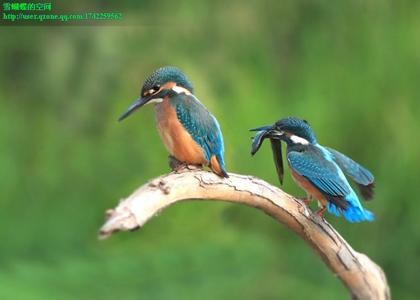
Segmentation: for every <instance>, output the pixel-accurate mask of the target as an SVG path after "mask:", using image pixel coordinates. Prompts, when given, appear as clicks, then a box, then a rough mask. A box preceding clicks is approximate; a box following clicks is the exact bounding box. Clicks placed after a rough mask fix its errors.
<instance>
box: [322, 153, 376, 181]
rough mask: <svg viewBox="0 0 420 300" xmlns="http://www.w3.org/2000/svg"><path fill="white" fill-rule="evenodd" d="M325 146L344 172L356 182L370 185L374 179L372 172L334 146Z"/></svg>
mask: <svg viewBox="0 0 420 300" xmlns="http://www.w3.org/2000/svg"><path fill="white" fill-rule="evenodd" d="M325 148H326V149H327V150H328V151H329V152H330V153H331V155H332V157H333V159H334V161H335V162H336V163H337V164H338V165H339V166H340V168H341V169H342V170H343V171H344V173H346V174H347V175H348V176H349V177H351V178H352V179H353V180H354V181H355V182H357V183H359V184H363V185H368V184H370V183H372V182H373V181H374V177H373V175H372V173H371V172H370V171H369V170H367V169H366V168H364V167H363V166H361V165H359V164H358V163H357V162H355V161H354V160H352V159H351V158H350V157H348V156H346V155H344V154H343V153H340V152H338V151H337V150H334V149H332V148H328V147H325Z"/></svg>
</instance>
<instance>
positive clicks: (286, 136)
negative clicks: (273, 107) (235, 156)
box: [251, 117, 317, 154]
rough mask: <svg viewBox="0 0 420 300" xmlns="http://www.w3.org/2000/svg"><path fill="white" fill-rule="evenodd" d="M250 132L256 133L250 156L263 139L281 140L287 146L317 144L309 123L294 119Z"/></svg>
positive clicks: (289, 118)
mask: <svg viewBox="0 0 420 300" xmlns="http://www.w3.org/2000/svg"><path fill="white" fill-rule="evenodd" d="M251 131H258V133H257V134H256V136H255V138H254V141H253V143H252V149H251V153H252V154H255V153H256V152H257V151H258V149H259V148H260V146H261V144H262V142H263V140H264V139H265V138H269V139H273V140H282V141H285V142H286V143H287V144H288V145H293V144H303V145H307V144H316V142H317V141H316V137H315V134H314V132H313V131H312V128H311V126H310V125H309V123H308V122H307V121H305V120H302V119H298V118H295V117H287V118H284V119H281V120H279V121H277V122H276V123H274V125H271V126H263V127H258V128H254V129H251Z"/></svg>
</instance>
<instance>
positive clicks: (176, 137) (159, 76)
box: [119, 67, 229, 177]
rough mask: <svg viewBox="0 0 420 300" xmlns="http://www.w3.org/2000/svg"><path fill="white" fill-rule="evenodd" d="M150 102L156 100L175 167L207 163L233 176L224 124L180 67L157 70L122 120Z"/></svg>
mask: <svg viewBox="0 0 420 300" xmlns="http://www.w3.org/2000/svg"><path fill="white" fill-rule="evenodd" d="M148 103H154V104H155V113H156V124H157V128H158V131H159V134H160V137H161V138H162V141H163V143H164V144H165V147H166V148H167V150H168V151H169V153H170V157H169V158H170V165H171V167H172V168H177V167H179V165H180V164H191V165H201V166H202V165H207V166H209V167H210V168H211V169H212V171H213V172H214V173H216V174H217V175H219V176H221V177H229V176H228V174H227V172H226V169H225V162H224V158H223V154H224V145H223V136H222V132H221V130H220V125H219V123H218V122H217V120H216V118H215V117H214V116H213V115H212V114H211V113H210V112H209V111H208V110H207V109H206V107H205V106H204V105H203V104H202V103H201V102H200V101H199V100H198V99H197V98H196V97H195V96H194V94H193V86H192V84H191V83H190V81H189V80H188V78H187V77H186V76H185V75H184V74H183V73H182V72H181V71H180V70H179V69H178V68H175V67H162V68H159V69H157V70H156V71H155V72H153V73H152V74H151V75H150V76H149V77H148V78H147V79H146V81H145V82H144V84H143V87H142V89H141V95H140V97H139V98H138V99H137V100H135V101H134V103H133V104H131V106H130V107H129V108H128V110H127V111H126V112H125V113H124V114H123V115H122V116H121V117H120V118H119V121H122V120H123V119H125V118H126V117H128V116H129V115H130V114H131V113H132V112H134V111H135V110H137V109H138V108H140V107H141V106H143V105H145V104H148Z"/></svg>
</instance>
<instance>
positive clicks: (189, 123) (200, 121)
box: [170, 94, 226, 172]
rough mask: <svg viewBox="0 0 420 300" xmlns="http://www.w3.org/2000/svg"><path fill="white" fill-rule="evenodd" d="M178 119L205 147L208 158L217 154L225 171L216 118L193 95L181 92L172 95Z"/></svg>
mask: <svg viewBox="0 0 420 300" xmlns="http://www.w3.org/2000/svg"><path fill="white" fill-rule="evenodd" d="M170 101H171V104H172V105H173V106H174V107H175V111H176V114H177V118H178V120H179V121H180V122H181V124H182V125H183V126H184V128H185V129H186V130H187V131H188V133H189V134H190V135H191V137H192V138H193V140H194V141H195V142H196V143H197V144H198V145H199V146H200V147H201V148H202V149H203V151H204V155H205V157H206V160H208V161H210V159H211V157H212V156H213V155H215V156H216V158H217V161H218V162H219V165H220V168H221V169H222V170H223V171H224V172H226V171H225V162H224V158H223V155H224V145H223V136H222V131H221V130H220V125H219V123H218V122H217V120H216V118H215V117H214V116H213V115H212V114H211V113H210V112H209V111H208V110H207V109H206V108H205V107H204V105H203V104H202V103H201V102H200V101H199V100H198V99H197V98H195V97H194V96H193V95H186V94H179V95H176V96H174V97H171V100H170Z"/></svg>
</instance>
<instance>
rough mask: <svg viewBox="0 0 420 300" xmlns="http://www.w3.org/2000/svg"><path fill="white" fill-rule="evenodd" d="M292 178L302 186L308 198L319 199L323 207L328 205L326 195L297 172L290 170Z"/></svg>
mask: <svg viewBox="0 0 420 300" xmlns="http://www.w3.org/2000/svg"><path fill="white" fill-rule="evenodd" d="M290 170H291V174H292V178H293V180H294V181H295V182H296V184H297V185H298V186H300V187H301V188H302V189H303V190H305V192H306V193H307V194H308V196H309V195H310V196H312V197H313V198H315V199H317V200H318V201H319V202H320V203H321V204H322V205H324V206H325V205H326V204H327V200H326V199H325V197H324V195H323V194H322V193H321V192H320V191H319V190H318V189H317V188H316V187H315V186H314V185H313V184H312V183H310V182H309V180H307V179H306V178H305V177H303V176H302V175H300V174H298V173H297V172H295V171H294V170H293V169H292V168H290Z"/></svg>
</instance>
